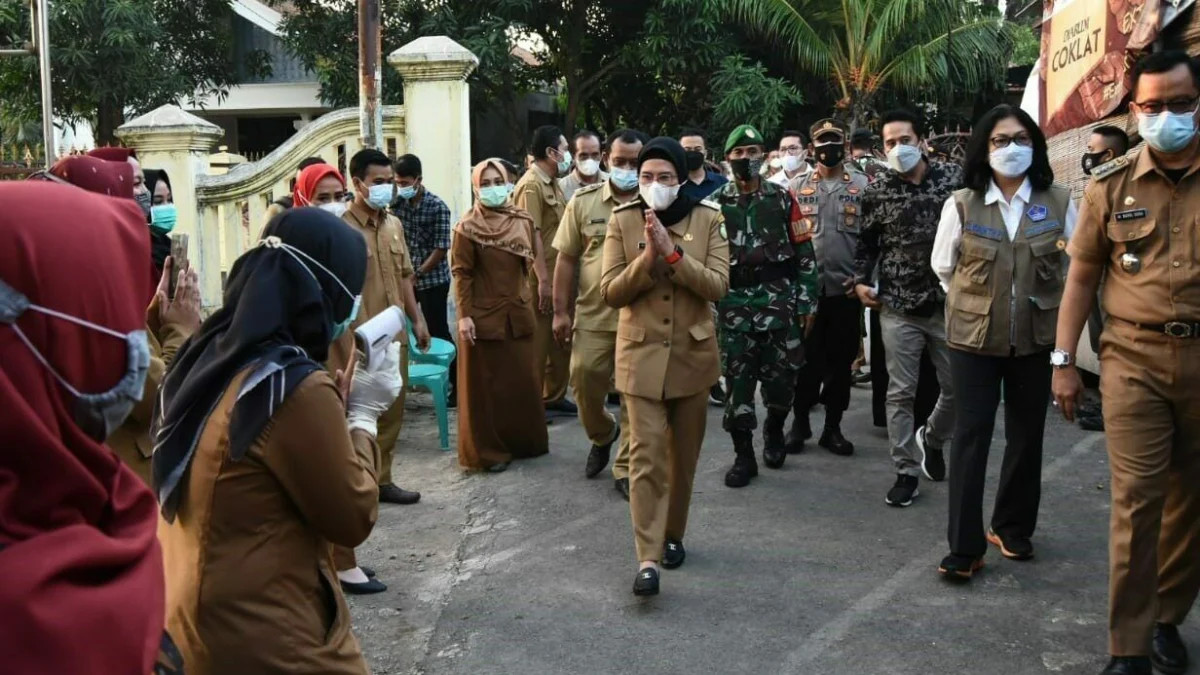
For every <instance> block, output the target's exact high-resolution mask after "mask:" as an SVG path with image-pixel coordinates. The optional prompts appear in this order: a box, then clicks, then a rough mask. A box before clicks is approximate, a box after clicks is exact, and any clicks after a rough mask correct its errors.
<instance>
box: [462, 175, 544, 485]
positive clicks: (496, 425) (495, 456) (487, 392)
mask: <svg viewBox="0 0 1200 675" xmlns="http://www.w3.org/2000/svg"><path fill="white" fill-rule="evenodd" d="M471 182H472V184H473V185H474V188H475V206H474V207H473V208H472V209H471V210H470V211H469V212H468V213H467V214H466V215H464V216H463V217H462V220H460V221H458V224H456V225H455V226H454V234H453V238H452V240H451V244H450V260H451V261H452V266H451V268H450V272H451V274H453V275H454V279H455V282H456V283H455V302H456V306H457V308H458V317H459V319H458V337H459V339H458V349H459V355H458V386H459V396H458V462H459V464H461V465H462V466H463V467H465V468H467V469H470V470H484V471H489V472H493V473H496V472H500V471H504V470H505V469H507V468H508V464H509V462H511V461H512V460H514V459H524V458H527V457H537V456H539V455H544V454H546V453H547V452H549V451H550V448H549V439H548V437H547V434H546V423H545V417H544V416H545V411H544V409H543V408H542V378H541V373H540V372H539V365H538V363H537V358H536V355H535V354H534V345H533V334H534V331H535V329H536V327H537V318H536V316H534V311H533V299H532V297H531V294H530V291H529V284H528V283H527V282H526V279H527V278H528V273H529V271H530V270H531V269H532V266H533V262H534V256H535V249H534V237H535V236H536V235H535V234H534V231H533V219H532V218H530V217H529V214H527V213H526V212H525V211H523V210H521V209H519V208H517V207H515V206H512V203H511V202H510V201H509V198H508V197H509V195H510V194H511V193H512V187H513V186H512V183H510V182H509V181H508V176H507V173H506V171H505V169H504V166H503V165H502V164H501V163H500V162H499V161H497V160H494V159H489V160H486V161H483V162H480V163H479V165H477V166H476V167H475V169H474V171H472V172H471Z"/></svg>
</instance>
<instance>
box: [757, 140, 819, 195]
mask: <svg viewBox="0 0 1200 675" xmlns="http://www.w3.org/2000/svg"><path fill="white" fill-rule="evenodd" d="M805 144H806V141H805V140H804V134H802V133H800V132H799V131H785V132H783V136H782V137H781V138H780V139H779V155H780V159H781V160H782V162H783V164H782V165H781V166H780V170H779V171H778V172H776V173H774V174H772V176H771V177H770V178H769V179H768V180H770V181H771V182H772V183H774V184H776V185H778V186H780V187H782V188H791V189H792V190H793V191H795V187H794V186H796V185H798V184H800V183H803V182H804V181H806V180H808V177H809V176H810V175H811V174H812V171H813V168H812V167H811V166H809V165H808V162H807V161H805V160H806V158H807V156H808V153H807V152H806V150H805V147H804V146H805Z"/></svg>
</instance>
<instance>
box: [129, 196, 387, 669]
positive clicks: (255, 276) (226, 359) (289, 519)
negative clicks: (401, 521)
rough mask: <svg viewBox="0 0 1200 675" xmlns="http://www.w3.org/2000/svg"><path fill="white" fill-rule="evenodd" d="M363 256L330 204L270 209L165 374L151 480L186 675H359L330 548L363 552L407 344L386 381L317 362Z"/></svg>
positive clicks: (352, 300)
mask: <svg viewBox="0 0 1200 675" xmlns="http://www.w3.org/2000/svg"><path fill="white" fill-rule="evenodd" d="M366 264H367V250H366V243H365V242H364V241H363V238H362V236H360V235H359V234H358V233H357V232H355V231H354V230H352V229H351V228H349V227H347V226H346V225H345V224H344V223H342V222H341V221H340V220H339V219H338V218H336V217H334V216H333V215H331V214H328V213H325V212H323V211H321V210H319V209H313V208H299V209H292V210H289V211H287V212H285V213H283V214H282V215H280V216H277V217H276V218H275V219H274V220H272V221H271V222H270V223H269V224H268V225H267V228H266V230H265V232H264V238H263V239H262V240H261V241H260V242H259V245H258V246H256V247H255V248H254V249H252V250H251V251H249V252H247V253H246V254H245V255H243V256H242V257H241V258H239V259H238V260H237V261H236V262H235V263H234V265H233V269H232V271H231V274H230V277H229V284H228V288H227V290H226V292H225V299H224V305H223V306H222V307H221V309H219V310H217V312H216V313H214V314H213V315H212V316H211V317H209V318H208V320H207V321H205V323H204V325H203V326H202V327H201V328H200V331H199V332H198V333H196V335H194V336H193V337H192V338H191V339H190V340H189V341H188V342H187V343H186V344H185V345H184V346H183V348H182V349H181V350H180V352H179V355H178V356H177V357H176V360H175V364H174V365H173V366H172V368H171V371H170V373H168V375H167V379H166V381H165V382H164V383H163V388H162V392H161V393H160V395H159V401H158V407H157V409H156V415H155V420H154V426H153V431H152V433H153V437H154V439H155V447H154V460H153V466H154V489H155V491H156V492H157V494H158V498H159V501H160V503H161V504H162V515H163V520H164V523H163V526H162V527H161V528H160V533H159V538H160V539H161V541H162V542H163V548H164V554H165V560H166V568H167V625H168V627H169V630H170V631H171V634H172V636H173V637H174V638H175V639H176V642H177V643H178V644H179V646H180V650H181V651H182V652H183V655H184V660H185V662H186V664H187V669H188V674H189V675H192V674H199V675H208V674H213V675H215V674H218V673H220V674H224V673H293V674H302V673H311V674H313V675H316V674H318V673H320V674H321V675H330V674H339V675H341V674H344V675H361V674H365V673H366V672H367V667H366V663H365V662H364V660H363V656H362V652H361V650H360V649H359V646H358V642H357V640H355V638H354V635H353V634H352V633H351V630H350V613H349V610H348V607H347V605H346V600H345V598H344V596H343V595H342V591H341V589H340V588H339V584H338V580H337V575H336V573H335V571H334V565H333V559H332V556H331V548H330V545H331V543H333V544H339V545H342V546H349V547H353V546H357V545H358V544H361V543H362V542H363V541H364V540H365V539H366V538H367V536H368V535H369V534H370V533H371V528H372V526H373V525H374V522H375V517H376V513H377V510H378V489H377V487H376V484H375V468H374V467H375V465H376V461H377V460H376V457H377V454H378V448H377V447H376V444H375V435H376V423H377V419H378V415H379V413H380V412H382V411H383V410H386V409H387V407H388V406H389V405H390V404H391V402H392V401H393V400H395V398H396V395H397V394H398V392H399V381H398V378H397V377H396V376H395V373H396V372H397V371H398V366H397V364H398V358H399V355H398V353H394V354H392V355H390V358H389V360H390V362H391V363H390V365H391V368H392V370H391V373H392V375H391V376H390V380H389V379H388V375H387V372H388V371H387V370H386V365H387V364H385V366H384V368H383V369H382V370H381V373H382V374H380V375H376V374H370V373H365V371H364V372H360V373H359V374H358V375H357V376H351V375H350V374H348V373H342V372H339V373H337V374H336V375H333V374H330V373H328V372H327V371H325V370H324V369H323V368H322V366H321V363H322V362H324V361H325V360H326V358H327V356H328V352H329V348H330V344H331V343H332V342H333V341H334V340H336V339H337V338H339V337H340V336H341V335H342V334H343V333H344V332H345V329H346V327H347V326H349V325H350V322H351V321H353V319H354V317H355V314H356V313H357V308H358V302H359V299H358V298H359V294H360V293H361V291H362V287H363V279H364V277H365V274H366ZM350 370H354V368H353V367H351V368H350ZM351 377H353V381H354V385H355V386H354V388H353V390H352V391H351V392H350V393H349V394H348V395H347V394H346V393H345V392H346V389H347V388H348V386H349V384H350V380H351ZM343 401H344V402H343Z"/></svg>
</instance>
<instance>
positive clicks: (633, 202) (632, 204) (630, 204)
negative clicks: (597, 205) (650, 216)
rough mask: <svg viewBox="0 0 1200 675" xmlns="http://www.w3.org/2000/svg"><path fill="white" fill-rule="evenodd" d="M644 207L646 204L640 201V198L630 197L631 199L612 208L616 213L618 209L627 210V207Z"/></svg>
mask: <svg viewBox="0 0 1200 675" xmlns="http://www.w3.org/2000/svg"><path fill="white" fill-rule="evenodd" d="M645 208H646V205H645V204H644V203H643V202H642V200H640V199H631V200H629V201H627V202H625V203H624V204H619V205H618V206H617V208H615V209H613V213H616V212H618V211H627V210H629V209H645Z"/></svg>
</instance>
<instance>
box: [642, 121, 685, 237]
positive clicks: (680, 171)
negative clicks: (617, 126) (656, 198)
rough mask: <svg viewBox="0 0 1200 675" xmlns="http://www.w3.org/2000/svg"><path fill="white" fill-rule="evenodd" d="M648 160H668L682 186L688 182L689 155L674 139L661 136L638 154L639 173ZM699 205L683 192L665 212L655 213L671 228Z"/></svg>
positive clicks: (665, 225) (664, 224)
mask: <svg viewBox="0 0 1200 675" xmlns="http://www.w3.org/2000/svg"><path fill="white" fill-rule="evenodd" d="M648 159H665V160H667V161H668V162H670V163H671V164H672V165H673V166H674V167H675V174H676V175H677V176H679V182H680V184H683V181H685V180H687V177H688V170H687V153H685V152H684V151H683V146H682V145H680V144H679V141H677V140H675V139H674V138H667V137H666V136H659V137H658V138H656V139H654V140H652V141H650V142H649V143H647V144H646V145H645V147H643V148H642V151H641V153H639V154H638V171H639V172H640V171H641V170H642V164H644V163H645V162H646V160H648ZM697 203H698V202H697V201H696V200H695V199H693V198H692V197H689V196H688V195H685V194H683V193H682V192H681V193H680V194H679V196H678V197H676V198H675V201H674V202H672V203H671V205H670V206H668V207H667V209H666V210H665V211H656V212H655V213H657V214H658V219H659V220H660V221H661V222H662V224H663V226H664V227H671V226H672V225H674V224H675V223H678V222H679V221H681V220H683V219H684V218H687V215H688V214H689V213H691V212H692V208H693V207H694V206H696V204H697Z"/></svg>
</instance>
